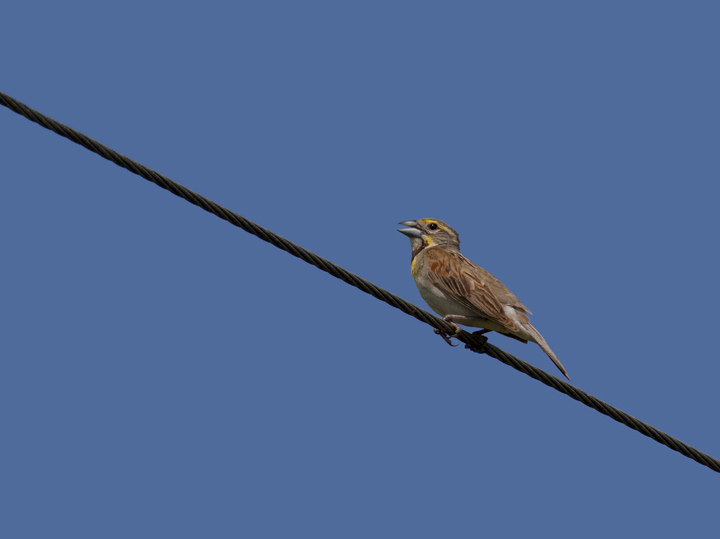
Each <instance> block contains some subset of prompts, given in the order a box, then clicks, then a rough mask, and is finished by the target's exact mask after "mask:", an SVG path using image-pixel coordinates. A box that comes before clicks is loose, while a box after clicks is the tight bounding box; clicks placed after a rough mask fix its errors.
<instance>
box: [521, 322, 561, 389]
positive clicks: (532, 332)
mask: <svg viewBox="0 0 720 539" xmlns="http://www.w3.org/2000/svg"><path fill="white" fill-rule="evenodd" d="M524 325H525V329H526V330H527V332H528V333H529V334H530V335H531V337H532V340H533V341H535V342H536V343H537V344H538V346H540V348H542V350H543V352H545V353H546V354H547V355H548V357H549V358H550V359H552V362H553V363H555V366H556V367H557V368H558V369H560V372H561V373H563V375H564V376H565V378H567V379H568V380H570V377H569V376H568V373H567V371H566V370H565V367H563V364H562V363H560V360H559V359H558V358H557V356H556V355H555V352H553V351H552V350H550V347H549V346H548V343H546V342H545V339H543V336H542V335H540V332H539V331H538V330H537V329H535V328H534V327H533V326H532V325H531V324H530V323H529V322H528V323H526V324H524Z"/></svg>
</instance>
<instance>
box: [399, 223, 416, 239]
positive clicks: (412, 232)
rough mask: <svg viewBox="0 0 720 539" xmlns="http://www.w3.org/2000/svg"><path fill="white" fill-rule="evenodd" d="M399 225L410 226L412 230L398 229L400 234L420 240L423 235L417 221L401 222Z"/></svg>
mask: <svg viewBox="0 0 720 539" xmlns="http://www.w3.org/2000/svg"><path fill="white" fill-rule="evenodd" d="M398 224H399V225H403V226H408V227H412V228H398V232H400V233H401V234H405V235H406V236H407V237H408V238H419V237H420V236H421V235H422V234H421V232H420V230H418V228H417V226H418V224H417V221H401V222H399V223H398Z"/></svg>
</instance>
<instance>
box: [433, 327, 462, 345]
mask: <svg viewBox="0 0 720 539" xmlns="http://www.w3.org/2000/svg"><path fill="white" fill-rule="evenodd" d="M433 331H434V332H435V333H436V334H437V335H440V336H441V337H442V338H443V340H444V341H445V342H446V343H448V344H449V345H450V346H457V344H453V343H452V340H451V339H452V336H450V335H448V334H447V333H445V332H444V331H441V330H439V329H437V328H436V329H433Z"/></svg>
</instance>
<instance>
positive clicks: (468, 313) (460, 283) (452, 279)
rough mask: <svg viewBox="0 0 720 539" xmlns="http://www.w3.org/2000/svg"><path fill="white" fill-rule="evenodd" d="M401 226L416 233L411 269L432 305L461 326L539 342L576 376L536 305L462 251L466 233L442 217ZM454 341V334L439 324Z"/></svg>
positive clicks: (403, 230)
mask: <svg viewBox="0 0 720 539" xmlns="http://www.w3.org/2000/svg"><path fill="white" fill-rule="evenodd" d="M399 224H400V225H402V226H404V227H407V228H401V229H398V232H400V233H402V234H404V235H405V236H407V237H408V238H410V247H411V248H412V262H411V266H410V267H411V270H412V275H413V277H414V279H415V284H416V285H417V287H418V290H419V291H420V295H421V296H422V298H423V299H424V300H425V302H426V303H427V304H428V305H429V306H430V308H431V309H432V310H433V311H435V312H436V313H438V314H439V315H440V316H442V317H443V320H445V321H446V322H449V323H450V324H452V325H453V326H454V327H455V330H456V331H455V335H454V336H457V335H459V334H460V332H461V331H462V329H461V328H460V326H459V325H458V323H459V324H462V325H464V326H470V327H477V328H482V331H478V332H476V333H475V334H480V335H482V334H485V333H488V332H490V331H495V332H497V333H501V334H503V335H505V336H507V337H511V338H513V339H516V340H518V341H520V342H522V343H527V342H528V341H530V342H534V343H536V344H538V346H540V348H542V350H543V352H545V353H546V354H547V355H548V357H549V358H550V359H551V360H552V361H553V363H555V366H556V367H557V368H558V369H560V372H562V373H563V375H564V376H565V378H567V379H568V380H570V377H569V376H568V373H567V371H566V370H565V367H563V365H562V363H560V360H559V359H558V358H557V356H556V355H555V353H554V352H553V351H552V350H551V349H550V347H549V346H548V344H547V342H545V339H543V336H542V335H540V332H539V331H538V330H537V329H535V328H534V327H533V326H532V324H531V323H530V318H529V317H528V315H529V314H532V313H531V311H530V309H528V308H527V307H525V305H523V304H522V303H521V302H520V300H519V299H518V298H516V297H515V295H514V294H513V293H512V292H510V290H508V288H507V287H506V286H505V285H504V284H502V283H501V282H500V280H499V279H497V278H496V277H495V276H494V275H492V274H491V273H490V272H489V271H487V270H485V269H483V268H481V267H480V266H478V265H476V264H475V263H473V262H472V261H470V260H469V259H467V258H465V257H464V256H463V255H462V254H460V236H459V235H458V233H457V232H455V230H454V229H453V228H452V227H451V226H450V225H448V224H446V223H444V222H443V221H440V220H439V219H417V220H415V221H401V222H400V223H399ZM436 332H437V333H440V334H441V335H443V338H445V340H446V341H447V342H448V343H450V337H448V336H447V335H444V334H443V333H441V332H439V331H437V330H436Z"/></svg>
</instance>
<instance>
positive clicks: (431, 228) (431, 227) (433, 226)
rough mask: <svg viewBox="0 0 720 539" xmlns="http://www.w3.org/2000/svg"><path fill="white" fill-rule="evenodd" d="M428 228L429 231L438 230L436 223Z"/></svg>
mask: <svg viewBox="0 0 720 539" xmlns="http://www.w3.org/2000/svg"><path fill="white" fill-rule="evenodd" d="M428 228H429V229H430V230H437V229H438V226H437V224H436V223H430V224H429V225H428Z"/></svg>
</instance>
